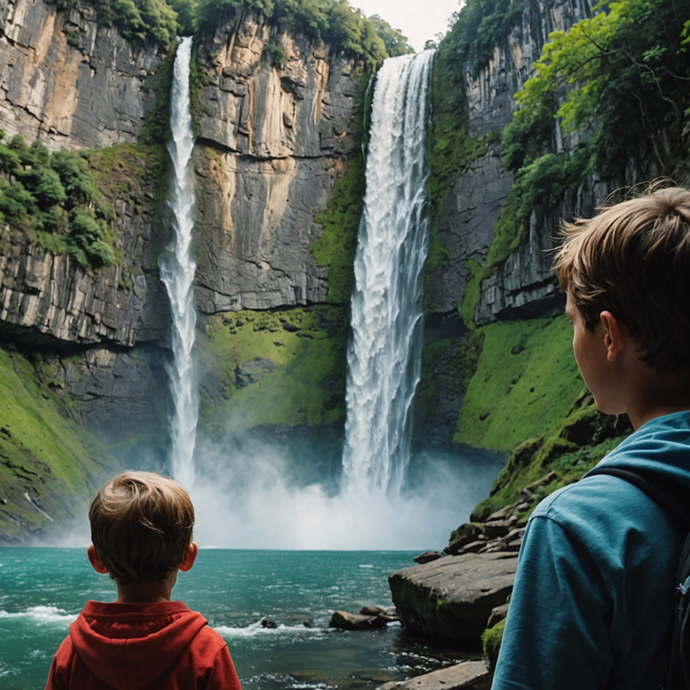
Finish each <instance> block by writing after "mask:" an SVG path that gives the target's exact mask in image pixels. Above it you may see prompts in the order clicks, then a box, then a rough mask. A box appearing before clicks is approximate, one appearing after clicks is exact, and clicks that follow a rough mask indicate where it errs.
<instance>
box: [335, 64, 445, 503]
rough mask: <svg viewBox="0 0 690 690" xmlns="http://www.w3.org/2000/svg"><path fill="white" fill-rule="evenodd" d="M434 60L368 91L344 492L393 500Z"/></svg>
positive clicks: (422, 250) (407, 414)
mask: <svg viewBox="0 0 690 690" xmlns="http://www.w3.org/2000/svg"><path fill="white" fill-rule="evenodd" d="M433 56H434V51H424V52H422V53H419V54H417V55H405V56H402V57H397V58H391V59H388V60H386V61H385V62H384V63H383V66H382V67H381V70H380V71H379V73H378V77H377V82H376V88H375V91H374V101H373V111H372V120H371V130H370V139H369V150H368V156H367V162H366V188H367V191H366V195H365V198H364V213H363V216H362V221H361V224H360V228H359V240H358V245H357V253H356V256H355V288H354V291H353V294H352V336H351V339H350V342H349V345H348V374H347V395H346V401H347V421H346V424H345V447H344V452H343V470H344V475H345V481H346V484H347V487H348V489H349V490H355V491H381V492H388V493H393V494H396V493H398V492H399V491H400V488H401V486H402V482H403V480H404V476H405V468H406V467H407V464H408V463H409V458H410V441H411V433H412V428H411V427H412V404H413V399H414V394H415V389H416V387H417V384H418V383H419V378H420V370H421V350H422V336H423V333H422V326H423V323H422V322H423V312H422V307H423V305H422V298H423V268H424V262H425V260H426V255H427V245H428V203H427V197H428V183H429V166H428V150H427V129H428V98H427V90H428V82H429V74H430V71H431V65H432V61H433Z"/></svg>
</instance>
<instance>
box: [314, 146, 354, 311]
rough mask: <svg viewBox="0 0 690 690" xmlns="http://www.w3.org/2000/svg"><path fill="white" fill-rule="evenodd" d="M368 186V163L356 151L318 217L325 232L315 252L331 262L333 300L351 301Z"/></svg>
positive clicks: (321, 259)
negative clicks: (361, 220)
mask: <svg viewBox="0 0 690 690" xmlns="http://www.w3.org/2000/svg"><path fill="white" fill-rule="evenodd" d="M365 186H366V181H365V178H364V163H363V161H362V156H361V155H360V154H356V155H354V156H352V157H351V158H350V159H349V160H348V163H347V168H346V170H345V171H344V173H343V174H342V175H341V176H340V177H339V178H338V179H337V180H336V182H335V185H334V186H333V194H332V195H331V199H330V201H329V202H328V207H327V208H326V210H325V211H323V212H322V213H318V214H317V215H316V216H315V218H314V219H315V220H316V222H317V223H321V225H323V236H322V237H321V239H320V240H319V241H318V242H316V243H315V244H314V245H313V246H312V248H311V253H312V254H313V255H314V258H315V259H316V262H317V263H318V265H319V266H328V301H329V302H331V303H333V304H349V302H350V294H351V293H352V286H353V284H354V260H355V252H356V250H357V234H358V231H359V223H360V218H361V215H362V208H363V206H364V192H365Z"/></svg>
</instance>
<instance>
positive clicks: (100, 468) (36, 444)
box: [0, 348, 119, 544]
mask: <svg viewBox="0 0 690 690" xmlns="http://www.w3.org/2000/svg"><path fill="white" fill-rule="evenodd" d="M52 372H53V368H52V363H51V360H47V359H44V358H42V357H41V356H40V355H37V354H32V355H31V356H30V358H29V357H25V356H23V355H22V354H20V353H19V352H17V351H16V350H14V351H13V350H9V349H1V348H0V400H2V405H1V406H0V408H1V409H0V543H5V544H10V543H18V542H22V541H26V540H27V539H29V538H31V537H36V536H39V535H46V534H50V533H54V532H56V531H57V530H58V529H59V528H60V525H61V524H62V523H64V522H67V521H69V520H72V519H74V518H76V517H77V516H78V515H80V514H82V511H84V512H83V514H84V515H85V511H86V506H87V505H88V501H89V500H90V499H91V498H92V497H93V495H94V494H95V492H96V490H97V488H98V486H100V484H101V483H102V482H103V481H104V480H105V478H107V477H108V476H111V475H112V474H114V473H115V472H117V471H118V470H119V465H118V463H117V461H116V460H115V459H114V458H112V456H110V455H109V453H108V452H107V451H106V449H105V448H104V447H103V446H102V445H101V444H100V443H99V442H98V441H97V440H96V439H95V438H94V437H93V436H91V434H89V433H88V432H87V431H86V430H84V429H83V428H81V427H80V426H79V425H78V424H77V423H76V422H74V421H73V419H72V416H71V414H70V409H71V407H72V405H73V401H72V400H71V398H70V397H69V395H68V394H67V393H65V391H64V390H63V387H62V386H61V385H60V381H59V379H55V378H54V377H53V375H52Z"/></svg>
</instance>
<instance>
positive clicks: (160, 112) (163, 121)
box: [139, 49, 201, 145]
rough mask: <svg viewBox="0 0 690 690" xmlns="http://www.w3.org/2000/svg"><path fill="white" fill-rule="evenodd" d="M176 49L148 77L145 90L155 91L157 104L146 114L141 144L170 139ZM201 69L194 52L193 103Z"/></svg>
mask: <svg viewBox="0 0 690 690" xmlns="http://www.w3.org/2000/svg"><path fill="white" fill-rule="evenodd" d="M175 53H176V49H173V50H171V51H170V53H169V54H168V55H167V56H166V58H165V60H164V61H163V64H162V65H161V66H160V67H159V69H158V71H157V72H156V73H155V74H153V75H150V76H148V77H147V78H146V81H145V82H144V87H143V89H142V90H143V92H144V93H150V92H153V93H154V94H155V96H156V105H155V107H154V108H153V109H152V110H150V111H149V112H148V113H146V115H145V116H144V126H143V127H142V128H141V133H140V134H139V142H140V143H141V144H146V145H152V144H162V143H165V142H167V141H168V140H169V139H170V136H171V134H170V96H171V92H172V82H173V70H174V66H175ZM199 71H200V70H199V69H198V66H197V62H196V53H193V59H192V64H191V74H190V84H189V87H190V97H191V100H192V104H194V103H195V102H196V99H197V97H198V90H199V86H198V85H199V80H200V79H201V77H200V75H199Z"/></svg>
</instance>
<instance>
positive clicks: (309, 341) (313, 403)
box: [200, 306, 349, 432]
mask: <svg viewBox="0 0 690 690" xmlns="http://www.w3.org/2000/svg"><path fill="white" fill-rule="evenodd" d="M348 316H349V315H348V311H347V309H346V308H345V307H332V306H317V307H313V308H312V309H311V310H310V309H291V310H285V311H278V312H250V311H243V312H231V313H228V314H225V315H216V316H213V317H210V319H209V323H210V329H209V337H207V338H204V337H202V338H201V339H200V344H201V346H202V347H203V348H204V350H205V351H206V352H207V353H208V355H210V356H211V357H212V360H213V367H214V370H215V373H214V375H215V376H216V377H217V379H216V381H215V382H214V384H215V385H214V387H213V390H211V386H207V387H206V388H205V389H202V407H201V414H202V425H204V426H206V427H207V429H208V430H209V431H211V432H212V431H213V427H214V426H216V427H217V430H218V431H219V432H220V430H221V428H224V425H225V423H226V422H227V421H230V423H231V424H232V425H233V426H234V427H235V428H237V429H249V428H252V427H254V426H257V425H259V424H284V425H297V424H309V425H312V426H314V425H329V424H337V423H341V422H342V421H343V419H344V414H345V410H344V395H345V348H346V343H347V329H348ZM255 358H261V359H263V360H270V362H271V364H268V363H267V362H264V363H261V364H259V365H258V371H257V372H256V375H255V378H256V379H258V380H256V382H254V383H250V384H249V385H245V386H238V385H237V380H238V379H237V370H238V367H239V368H240V370H241V371H243V372H247V371H249V370H250V369H251V366H252V365H251V364H250V365H249V367H248V366H247V364H248V363H250V362H251V361H252V360H255Z"/></svg>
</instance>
